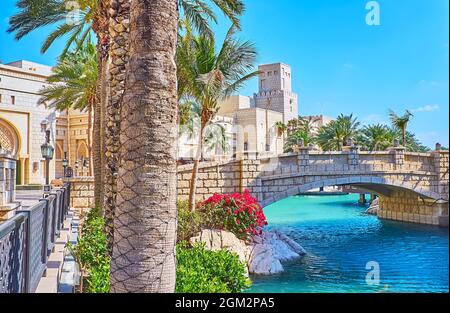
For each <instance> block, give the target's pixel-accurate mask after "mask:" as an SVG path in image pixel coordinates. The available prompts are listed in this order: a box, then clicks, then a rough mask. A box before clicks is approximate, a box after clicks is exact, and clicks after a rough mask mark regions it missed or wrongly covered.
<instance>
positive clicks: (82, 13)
mask: <svg viewBox="0 0 450 313" xmlns="http://www.w3.org/2000/svg"><path fill="white" fill-rule="evenodd" d="M97 2H98V1H95V0H88V1H86V0H85V1H82V0H78V1H72V3H76V4H78V8H74V7H73V6H72V5H70V3H68V2H67V1H66V0H47V1H36V0H18V1H17V4H16V6H17V8H18V9H19V12H18V13H16V14H15V15H13V16H12V17H11V18H10V19H9V28H8V32H9V33H15V38H16V39H17V40H20V39H21V38H23V37H24V36H26V35H28V34H29V33H31V32H32V31H34V30H37V29H40V28H42V27H45V26H48V25H56V28H55V29H54V30H53V31H51V32H50V34H49V35H48V36H47V38H46V39H45V40H44V42H43V43H42V46H41V52H42V53H45V52H46V51H47V50H48V49H49V48H50V46H51V45H52V44H53V43H54V42H55V41H56V40H57V39H60V38H65V40H66V44H65V47H64V50H63V53H62V54H63V55H64V54H65V53H67V52H68V51H69V49H70V47H71V46H72V44H75V43H77V42H78V44H83V43H84V41H85V40H84V39H86V38H87V37H88V35H89V32H90V31H91V30H92V21H93V19H94V18H95V15H96V9H97ZM74 9H79V10H74Z"/></svg>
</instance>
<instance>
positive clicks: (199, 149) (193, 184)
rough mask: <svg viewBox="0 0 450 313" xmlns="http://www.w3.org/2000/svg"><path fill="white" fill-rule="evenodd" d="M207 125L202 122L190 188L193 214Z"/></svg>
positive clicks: (190, 208) (190, 207)
mask: <svg viewBox="0 0 450 313" xmlns="http://www.w3.org/2000/svg"><path fill="white" fill-rule="evenodd" d="M205 127H206V126H205V124H204V123H203V122H202V123H201V126H200V133H199V135H198V146H197V155H196V156H195V159H194V166H193V168H192V177H191V182H190V186H189V210H190V211H191V212H193V211H195V207H196V200H197V176H198V167H199V164H200V159H201V157H202V154H203V132H204V130H205Z"/></svg>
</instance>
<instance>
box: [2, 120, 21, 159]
mask: <svg viewBox="0 0 450 313" xmlns="http://www.w3.org/2000/svg"><path fill="white" fill-rule="evenodd" d="M0 148H2V149H3V150H6V151H7V152H8V153H9V154H11V155H12V156H13V157H15V158H17V154H18V152H19V137H18V136H17V133H16V131H15V130H14V128H13V127H12V126H11V125H10V124H9V123H8V122H6V121H5V120H3V119H1V118H0Z"/></svg>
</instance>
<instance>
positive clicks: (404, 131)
mask: <svg viewBox="0 0 450 313" xmlns="http://www.w3.org/2000/svg"><path fill="white" fill-rule="evenodd" d="M402 141H403V147H406V127H404V128H402Z"/></svg>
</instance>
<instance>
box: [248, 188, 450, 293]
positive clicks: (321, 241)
mask: <svg viewBox="0 0 450 313" xmlns="http://www.w3.org/2000/svg"><path fill="white" fill-rule="evenodd" d="M357 199H358V196H357V195H348V196H302V197H300V196H299V197H292V198H288V199H285V200H283V201H280V202H278V203H275V204H273V205H271V206H269V207H267V208H266V209H265V210H264V212H265V214H266V216H267V219H268V221H269V228H272V229H278V230H281V231H282V232H284V233H285V234H287V235H288V236H290V237H291V238H292V239H294V240H296V241H297V242H298V243H300V244H301V245H302V246H303V247H304V248H305V249H306V250H307V251H308V253H309V254H308V255H307V256H306V257H304V258H302V259H299V260H295V261H289V262H286V263H284V264H283V267H284V269H285V271H284V272H283V273H281V274H278V275H275V276H269V277H261V276H252V277H251V279H252V282H253V284H252V286H251V288H250V289H249V290H248V291H249V292H275V293H292V292H334V293H339V292H363V293H369V292H448V278H449V277H448V269H449V263H448V229H442V228H438V227H433V226H424V225H416V224H408V223H400V222H392V221H382V220H379V219H378V218H377V217H374V216H367V215H363V214H362V213H363V212H364V210H365V208H362V207H360V206H358V205H357ZM371 261H375V262H378V264H379V269H380V284H379V285H368V284H367V283H366V275H367V274H368V273H369V272H370V270H371V268H370V269H368V270H366V264H367V263H368V262H371Z"/></svg>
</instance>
